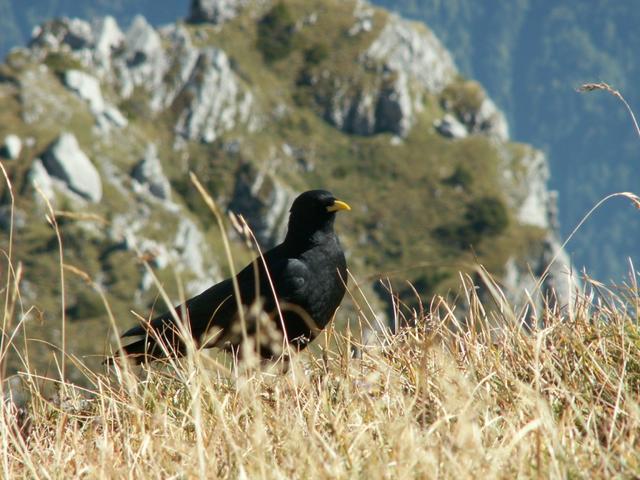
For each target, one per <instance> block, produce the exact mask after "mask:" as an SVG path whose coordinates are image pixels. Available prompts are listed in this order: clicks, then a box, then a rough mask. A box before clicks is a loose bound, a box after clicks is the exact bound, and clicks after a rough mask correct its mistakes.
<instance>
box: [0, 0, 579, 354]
mask: <svg viewBox="0 0 640 480" xmlns="http://www.w3.org/2000/svg"><path fill="white" fill-rule="evenodd" d="M191 8H192V9H191V12H190V13H189V15H188V17H187V19H186V20H185V21H181V20H178V21H176V22H175V23H173V24H170V25H167V26H164V27H162V28H159V29H156V28H154V27H152V26H151V25H150V24H149V23H148V22H147V21H146V20H145V19H144V18H143V17H137V18H135V20H134V21H133V22H132V23H131V25H130V26H128V27H127V28H123V27H122V26H120V25H118V24H117V22H116V21H115V20H114V19H113V18H111V17H105V18H101V19H99V20H97V21H96V22H94V23H88V22H86V21H83V20H79V19H68V18H61V19H55V20H51V21H47V22H45V23H44V24H43V25H41V26H40V27H39V28H38V29H36V31H35V32H34V36H33V38H32V40H31V42H30V44H29V46H28V47H25V48H20V49H16V50H14V51H12V52H11V54H10V55H9V56H8V57H7V61H6V63H5V64H4V65H2V66H1V67H0V107H1V108H0V140H1V139H6V140H5V144H6V145H5V147H4V149H3V154H4V156H5V159H3V166H4V167H5V169H6V170H7V172H8V175H9V178H10V179H11V182H12V188H13V192H10V191H9V189H8V188H7V186H6V185H5V186H3V190H2V195H1V197H0V198H1V199H2V209H1V218H0V225H1V226H2V228H3V229H4V234H3V236H2V242H3V248H5V250H7V251H8V248H7V244H8V239H9V231H10V225H11V224H13V228H14V231H13V238H14V248H13V250H12V252H11V253H12V256H13V261H14V263H15V264H17V263H18V262H20V263H21V266H22V270H21V272H22V274H23V277H22V278H21V291H22V298H21V299H20V300H21V303H20V307H21V309H20V311H19V312H17V314H18V318H17V319H16V323H17V321H18V320H20V318H21V317H20V316H21V315H23V314H26V313H28V315H27V317H26V318H27V321H26V322H25V323H24V328H25V329H26V330H27V331H28V332H29V333H30V334H33V335H36V336H37V335H40V336H42V337H44V338H46V339H47V340H49V341H52V342H53V343H54V344H55V343H59V340H60V338H59V337H60V335H61V328H60V325H61V308H62V305H61V301H60V298H61V295H63V294H64V297H65V299H66V303H65V314H66V318H67V319H68V329H67V333H68V337H69V340H68V344H67V346H68V349H69V350H70V351H73V352H74V353H75V354H77V355H97V354H99V353H101V351H102V349H103V348H104V347H103V346H104V345H105V344H106V343H107V342H108V335H109V332H110V326H109V323H108V321H107V319H106V318H107V316H106V312H105V308H104V306H103V304H102V301H101V299H100V297H99V295H98V294H97V293H96V289H99V290H101V291H103V292H104V293H105V295H106V298H107V300H108V301H109V303H110V305H111V308H112V311H113V313H114V315H115V318H116V321H117V322H118V324H119V325H120V326H123V325H128V324H130V323H131V322H132V321H134V317H133V316H132V315H131V314H130V313H129V310H130V309H132V308H133V309H135V310H136V311H138V312H141V314H142V315H145V314H146V312H147V311H148V307H149V306H151V305H153V304H154V303H157V302H161V300H159V299H158V293H157V287H156V284H155V281H154V278H153V276H152V274H151V273H150V272H149V271H148V270H147V269H146V267H145V262H148V263H149V264H150V265H151V266H152V268H153V271H154V272H155V274H156V275H157V276H158V279H159V281H160V282H161V283H162V284H163V285H164V287H165V288H166V289H167V291H168V292H169V294H170V296H172V298H174V299H177V298H179V290H180V289H179V288H178V285H184V290H185V293H186V294H187V295H191V294H194V293H197V292H199V291H200V290H201V289H202V288H204V287H205V286H206V285H209V284H210V283H212V282H214V281H216V280H219V279H220V278H222V277H223V276H224V275H226V273H227V272H228V269H227V266H226V261H225V257H224V252H223V249H222V242H221V239H220V232H219V231H217V229H216V227H215V226H214V224H215V222H214V220H213V218H212V216H211V213H210V212H209V210H208V209H207V208H206V206H205V205H204V202H203V201H202V199H201V198H200V195H199V194H198V193H197V192H196V191H195V189H194V188H193V185H192V184H191V183H190V181H189V175H188V173H189V172H190V171H193V172H194V173H195V174H196V175H197V176H198V178H199V179H200V181H201V182H202V183H203V184H204V185H205V187H206V188H207V189H208V191H209V192H210V193H211V194H212V196H213V197H214V198H215V199H216V200H217V202H218V203H219V204H220V205H221V206H223V207H225V208H227V209H228V210H230V211H233V212H235V213H239V214H242V215H244V216H245V217H246V218H247V220H248V221H249V223H250V225H251V226H252V228H253V230H254V232H255V234H256V237H257V238H258V240H259V242H260V243H261V245H262V247H268V246H271V245H273V244H274V243H276V242H277V241H278V240H279V239H280V238H281V237H282V234H283V232H284V229H285V226H286V219H287V213H288V212H287V210H288V207H289V205H290V203H291V200H292V199H293V198H294V197H295V195H296V194H297V193H298V192H300V191H302V190H305V189H307V188H320V187H322V188H327V189H330V190H332V191H334V192H335V193H336V194H337V195H338V196H339V197H340V198H343V199H345V200H347V201H348V202H349V203H350V204H351V205H352V206H353V207H354V208H353V212H351V213H352V214H351V215H349V216H344V217H343V218H341V219H340V222H339V225H338V227H337V228H338V230H339V231H340V233H341V236H342V237H343V239H344V244H345V246H346V249H347V251H348V256H349V263H350V266H351V270H352V272H353V274H354V276H355V278H356V279H357V280H358V281H359V282H360V283H361V284H362V285H363V286H364V288H365V291H366V292H372V290H373V289H375V290H377V291H380V288H377V289H376V288H373V289H372V287H374V285H376V279H377V278H380V277H382V278H386V277H390V278H392V280H393V285H394V289H395V290H396V291H397V293H398V294H399V295H400V297H401V298H403V299H404V300H405V301H406V302H407V303H408V304H409V305H410V304H411V303H412V302H414V301H415V298H414V295H413V293H412V289H411V288H410V287H408V286H407V284H406V283H405V280H410V281H411V282H412V283H413V285H414V286H415V288H416V290H417V291H418V292H419V293H420V295H421V296H422V298H423V301H426V302H429V301H430V298H431V296H432V295H433V294H435V293H441V294H447V292H449V294H450V295H455V294H456V285H457V284H458V278H459V277H458V272H468V273H470V274H472V275H473V272H474V271H475V270H474V269H475V267H474V266H475V265H477V264H481V265H483V266H485V267H486V268H487V269H488V270H489V271H490V272H491V273H493V274H495V275H496V276H497V278H499V279H502V280H503V282H504V288H505V291H506V293H507V294H508V295H509V296H510V297H511V298H512V299H515V300H516V301H518V302H519V303H520V304H522V303H523V302H524V301H525V299H526V298H527V295H529V294H531V295H534V296H535V292H534V290H535V286H536V282H537V281H538V277H537V276H539V275H541V274H542V273H543V271H544V270H545V267H546V265H547V263H548V262H549V261H550V259H551V258H553V257H554V256H556V254H557V253H558V254H559V259H558V261H557V262H556V263H555V264H554V268H552V270H551V275H550V276H549V277H548V278H547V279H546V281H545V284H544V285H545V287H544V288H545V289H546V288H547V287H550V286H554V287H556V288H557V289H558V291H559V294H560V297H561V302H563V303H564V302H566V301H567V299H568V298H569V296H570V294H569V286H570V285H571V283H570V280H569V277H568V276H567V275H566V272H568V270H569V268H570V265H569V261H568V258H567V256H566V254H564V253H563V252H561V251H559V244H558V241H557V238H556V235H555V228H556V226H555V221H554V218H555V197H554V195H553V194H552V193H551V192H549V191H548V190H547V187H546V182H547V179H548V165H547V161H546V159H545V157H544V155H543V154H542V153H540V152H539V151H536V150H535V149H533V148H532V147H530V146H527V145H523V144H516V143H513V142H511V141H510V140H509V134H508V125H507V123H506V121H505V119H504V116H503V115H502V113H501V112H500V111H499V110H498V109H497V108H496V107H495V105H494V103H493V102H492V101H491V99H490V98H488V97H487V95H486V94H485V92H484V90H483V89H482V87H481V86H480V85H479V84H478V83H476V82H474V81H472V80H467V79H464V78H462V77H461V76H460V75H459V73H458V72H457V70H456V67H455V65H454V63H453V61H452V59H451V56H450V54H449V53H448V51H447V50H445V49H444V48H443V46H442V45H441V43H440V42H439V41H438V39H437V38H436V37H435V35H434V34H433V33H432V32H431V31H430V30H428V29H427V28H425V27H424V26H422V25H420V24H416V23H411V22H407V21H405V20H402V19H400V18H398V17H397V16H394V15H390V14H389V13H387V12H386V11H383V10H380V9H377V8H373V7H371V6H369V5H368V4H366V3H363V2H360V1H338V0H332V1H311V2H310V1H302V0H287V1H284V2H281V3H272V2H269V1H254V2H250V1H244V0H235V1H231V0H227V1H222V0H217V1H204V0H201V1H195V2H193V4H192V7H191ZM12 193H13V195H14V196H15V198H16V204H15V211H14V213H13V222H11V208H10V199H11V194H12ZM47 202H50V204H51V205H52V206H53V208H54V209H55V210H56V212H57V215H56V218H57V222H58V224H59V226H60V229H61V232H62V238H63V245H64V248H63V254H64V262H65V264H68V265H70V266H72V268H67V269H66V270H65V284H64V285H65V289H64V292H63V291H62V289H61V282H60V269H59V256H58V248H57V237H56V234H55V231H54V230H53V229H52V228H51V226H50V225H49V224H48V223H47V221H46V215H47V208H48V207H47ZM230 234H231V235H232V237H233V238H236V239H237V235H235V234H234V232H233V231H232V230H230ZM233 249H234V255H235V257H236V260H237V262H238V264H240V263H242V262H243V261H245V260H247V259H248V258H250V256H251V255H252V253H251V252H249V251H248V250H247V248H246V247H245V246H244V244H243V242H242V241H240V240H239V239H237V241H234V243H233ZM78 269H79V270H81V271H83V272H86V274H87V275H88V277H89V278H91V279H92V282H93V284H92V283H91V282H89V283H88V282H87V277H86V276H83V275H77V274H75V273H74V272H77V270H78ZM543 294H544V292H543ZM370 295H373V294H372V293H370ZM382 296H383V297H384V298H385V299H388V295H386V294H385V295H382ZM382 301H385V300H382ZM32 305H33V306H35V309H31V306H32ZM406 313H407V315H408V316H410V310H406ZM380 315H381V316H383V314H382V313H381V314H380ZM345 321H354V322H356V323H357V314H356V313H354V311H353V310H350V309H349V307H348V305H347V306H345V311H344V313H343V316H342V318H341V319H340V322H345ZM88 331H90V332H92V335H90V336H89V337H88V336H87V335H86V333H87V332H88ZM33 348H34V349H40V350H42V351H43V353H44V352H45V351H46V350H47V349H48V347H46V346H43V345H42V344H35V345H34V346H33Z"/></svg>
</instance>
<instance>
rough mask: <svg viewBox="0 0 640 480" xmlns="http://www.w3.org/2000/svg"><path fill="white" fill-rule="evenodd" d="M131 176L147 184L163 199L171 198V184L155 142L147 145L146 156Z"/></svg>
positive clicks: (152, 192)
mask: <svg viewBox="0 0 640 480" xmlns="http://www.w3.org/2000/svg"><path fill="white" fill-rule="evenodd" d="M131 176H132V177H133V178H134V179H135V180H137V181H138V182H139V183H140V184H142V185H145V186H146V187H147V188H148V189H149V192H150V193H151V194H152V195H154V196H155V197H157V198H159V199H161V200H169V199H170V198H171V184H170V183H169V180H168V179H167V177H166V176H165V174H164V172H163V170H162V164H161V163H160V159H159V158H158V149H157V147H156V146H155V144H153V143H150V144H149V145H148V146H147V149H146V151H145V153H144V157H143V158H142V160H140V162H138V163H137V164H136V166H135V167H133V170H132V171H131Z"/></svg>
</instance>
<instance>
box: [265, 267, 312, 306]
mask: <svg viewBox="0 0 640 480" xmlns="http://www.w3.org/2000/svg"><path fill="white" fill-rule="evenodd" d="M310 277H311V272H310V270H309V267H308V266H307V264H306V263H304V262H303V261H301V260H299V259H297V258H283V259H278V260H276V261H271V262H269V278H267V277H266V275H265V276H264V278H263V281H262V282H261V289H263V293H262V295H263V296H265V297H266V298H267V299H269V300H273V290H274V289H275V292H276V296H277V298H278V301H279V302H280V303H289V304H294V305H300V306H303V304H304V303H305V298H306V296H307V293H308V290H309V283H310V282H309V280H310ZM269 279H270V280H271V281H269ZM272 285H273V287H272ZM274 307H275V305H269V302H267V305H265V309H266V310H267V311H269V310H271V309H272V308H274Z"/></svg>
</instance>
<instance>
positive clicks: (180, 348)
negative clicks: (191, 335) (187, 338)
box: [104, 318, 186, 365]
mask: <svg viewBox="0 0 640 480" xmlns="http://www.w3.org/2000/svg"><path fill="white" fill-rule="evenodd" d="M122 337H123V338H127V337H141V338H140V339H138V340H136V341H134V342H131V343H128V344H127V345H123V346H122V348H121V349H120V350H118V352H116V354H115V355H114V356H112V357H108V358H106V359H105V361H104V363H105V364H107V365H113V364H114V363H115V362H116V360H117V359H118V358H126V359H128V360H130V361H132V362H133V363H134V364H136V365H139V364H141V363H147V362H150V361H153V360H161V359H166V358H178V357H182V356H183V355H184V352H185V350H186V348H185V343H184V341H183V339H182V336H181V335H180V333H179V332H178V331H177V328H176V325H175V324H174V323H173V322H171V321H170V320H168V319H165V318H161V319H157V320H155V321H153V322H151V323H150V324H147V325H139V326H137V327H134V328H132V329H131V330H129V331H127V332H125V333H124V334H123V335H122Z"/></svg>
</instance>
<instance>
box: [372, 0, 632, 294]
mask: <svg viewBox="0 0 640 480" xmlns="http://www.w3.org/2000/svg"><path fill="white" fill-rule="evenodd" d="M373 3H376V4H377V5H380V6H386V7H388V8H391V9H393V10H395V11H397V12H398V13H399V14H402V15H405V16H408V17H409V18H412V19H415V20H420V21H424V22H426V23H427V25H429V26H430V27H431V28H433V30H434V32H435V33H436V34H437V35H438V36H439V38H440V39H441V40H442V42H443V43H444V44H445V45H446V46H447V47H448V48H449V49H450V50H451V52H452V54H453V57H454V59H455V61H456V63H457V64H458V66H459V67H460V70H461V71H462V72H464V74H465V75H469V76H472V77H473V78H476V79H478V80H479V81H480V82H481V83H482V84H483V86H484V87H485V88H486V89H487V91H488V92H489V94H490V95H491V96H492V97H493V98H494V100H495V101H496V103H497V104H498V105H499V106H500V107H501V108H503V109H504V110H505V112H506V113H507V115H508V118H509V122H510V125H511V127H512V133H513V135H514V137H515V138H518V139H521V140H523V141H526V142H529V143H532V144H534V145H536V146H538V147H539V148H544V149H545V151H546V152H547V153H548V155H549V161H550V165H551V172H552V175H551V183H550V185H551V187H552V188H554V189H557V190H558V191H559V192H560V195H559V205H560V212H559V219H560V224H561V229H562V236H563V237H564V238H566V237H567V236H568V235H569V234H570V233H571V231H572V230H573V229H574V227H575V226H576V225H577V223H578V222H579V221H580V219H582V217H583V216H584V215H585V213H586V212H587V211H588V210H589V209H591V207H593V206H594V205H595V204H596V203H597V202H598V201H599V200H600V199H602V198H603V197H605V196H606V195H608V194H610V193H612V192H621V191H631V192H635V191H637V190H638V187H637V186H638V182H637V178H638V176H639V175H640V164H639V163H638V158H637V157H638V154H637V152H638V136H637V134H636V132H635V129H634V128H633V124H632V122H631V121H630V118H629V115H628V112H627V111H626V109H625V108H624V105H622V103H621V102H620V101H619V100H618V99H616V98H614V97H613V96H611V95H607V94H602V93H601V94H588V95H585V94H579V93H577V92H576V89H577V88H578V87H579V86H580V85H582V84H584V83H590V82H601V81H605V82H607V83H609V84H611V85H612V86H613V87H614V88H616V89H619V90H620V91H621V92H622V93H623V94H624V96H625V98H626V100H627V101H628V102H629V104H630V105H631V106H632V107H633V109H634V110H635V111H636V113H637V111H638V105H640V89H638V87H637V81H636V79H637V78H638V76H639V75H640V62H639V61H638V56H637V55H636V52H637V50H638V48H639V47H640V33H639V31H638V29H637V28H636V25H637V24H638V22H639V21H640V10H639V9H638V8H637V5H636V4H634V3H633V2H616V1H612V0H593V1H590V2H581V1H576V0H514V1H511V2H500V4H499V5H494V4H492V3H490V2H478V1H476V0H448V1H446V2H443V1H440V0H374V2H373ZM639 234H640V223H639V222H638V221H637V212H636V211H635V209H634V208H633V207H632V206H630V205H629V203H628V202H623V201H618V202H616V201H614V202H609V203H607V204H606V206H605V208H603V209H601V210H600V211H598V212H597V213H596V214H595V215H594V216H593V217H592V218H591V219H590V220H589V221H588V222H587V223H586V224H585V225H584V226H583V227H582V228H581V229H580V232H579V234H578V235H576V236H575V238H574V239H573V240H572V241H571V243H569V245H568V250H569V251H570V252H571V257H572V259H573V261H574V262H575V264H576V265H577V266H578V267H579V268H582V267H583V266H585V267H586V269H587V271H588V272H589V274H590V275H592V276H595V277H596V278H598V279H600V280H602V281H609V280H613V281H615V282H616V283H620V282H622V281H626V280H628V273H629V261H628V259H629V258H631V259H633V260H635V259H637V258H638V256H639V255H640V248H639V247H638V242H637V241H636V238H637V237H638V235H639Z"/></svg>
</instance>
